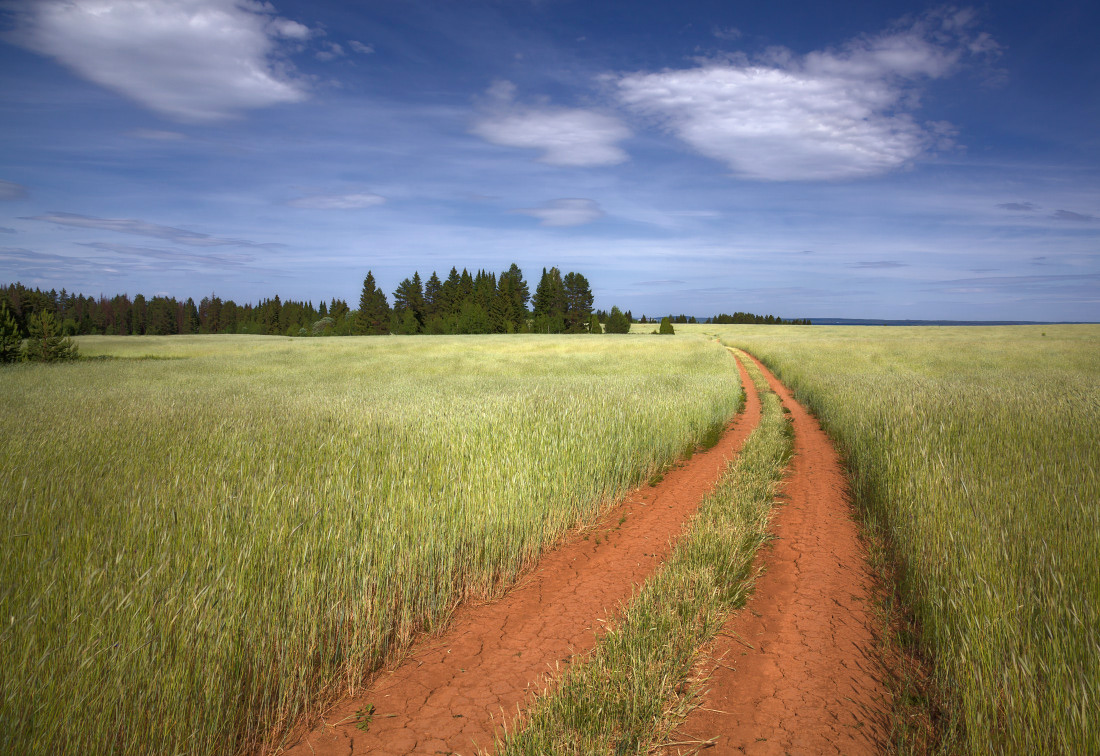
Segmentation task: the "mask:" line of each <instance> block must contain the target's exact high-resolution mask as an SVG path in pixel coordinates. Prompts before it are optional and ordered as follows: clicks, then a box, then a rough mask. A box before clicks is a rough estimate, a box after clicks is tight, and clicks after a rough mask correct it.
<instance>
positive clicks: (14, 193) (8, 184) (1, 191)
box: [0, 179, 27, 200]
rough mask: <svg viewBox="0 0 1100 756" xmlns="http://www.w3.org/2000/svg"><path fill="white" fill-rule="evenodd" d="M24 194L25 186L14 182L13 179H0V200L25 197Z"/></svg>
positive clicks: (25, 192) (25, 194)
mask: <svg viewBox="0 0 1100 756" xmlns="http://www.w3.org/2000/svg"><path fill="white" fill-rule="evenodd" d="M26 196H27V187H25V186H23V185H22V184H16V183H15V182H14V181H4V180H3V179H0V200H18V199H25V198H26Z"/></svg>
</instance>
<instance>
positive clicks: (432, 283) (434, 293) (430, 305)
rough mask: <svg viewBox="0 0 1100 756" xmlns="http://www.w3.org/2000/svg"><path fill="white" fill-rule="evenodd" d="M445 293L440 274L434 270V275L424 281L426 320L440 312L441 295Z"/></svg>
mask: <svg viewBox="0 0 1100 756" xmlns="http://www.w3.org/2000/svg"><path fill="white" fill-rule="evenodd" d="M442 293H443V282H442V281H440V280H439V276H438V275H436V272H435V271H434V270H433V271H432V275H431V276H430V277H429V278H428V280H427V281H426V282H425V283H424V321H425V323H427V321H428V320H431V318H432V317H433V316H435V315H438V314H439V308H440V305H441V304H442V302H441V301H440V295H441V294H442Z"/></svg>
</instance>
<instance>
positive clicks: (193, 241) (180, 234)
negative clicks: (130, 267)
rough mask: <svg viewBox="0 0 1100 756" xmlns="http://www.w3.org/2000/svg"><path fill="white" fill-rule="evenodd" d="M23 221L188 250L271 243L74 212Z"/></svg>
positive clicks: (29, 218)
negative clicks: (136, 238) (158, 241)
mask: <svg viewBox="0 0 1100 756" xmlns="http://www.w3.org/2000/svg"><path fill="white" fill-rule="evenodd" d="M24 220H35V221H42V222H44V223H57V224H59V225H62V226H75V227H77V228H93V229H98V230H101V231H114V232H116V233H120V234H133V235H135V236H147V237H150V238H153V239H165V240H167V241H171V242H175V243H176V244H185V245H187V246H190V247H272V246H277V245H273V244H260V243H257V242H253V241H249V240H247V239H223V238H220V237H217V236H211V235H210V234H202V233H199V232H197V231H186V230H184V229H182V228H173V227H172V226H161V225H158V224H156V223H149V222H148V221H143V220H134V219H131V218H96V217H93V216H90V215H78V214H76V213H47V214H45V215H34V216H30V217H28V218H24Z"/></svg>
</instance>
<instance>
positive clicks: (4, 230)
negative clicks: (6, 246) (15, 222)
mask: <svg viewBox="0 0 1100 756" xmlns="http://www.w3.org/2000/svg"><path fill="white" fill-rule="evenodd" d="M17 233H19V232H18V231H16V230H15V229H14V228H8V227H7V226H0V234H17Z"/></svg>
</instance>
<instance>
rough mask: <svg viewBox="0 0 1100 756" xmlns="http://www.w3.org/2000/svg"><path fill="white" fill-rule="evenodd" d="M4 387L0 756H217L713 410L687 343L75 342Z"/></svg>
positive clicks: (426, 616)
mask: <svg viewBox="0 0 1100 756" xmlns="http://www.w3.org/2000/svg"><path fill="white" fill-rule="evenodd" d="M79 341H80V349H81V353H82V354H83V355H85V356H87V357H96V356H103V355H114V356H117V357H128V358H143V357H158V358H159V357H175V358H179V359H167V360H165V359H109V360H87V361H81V362H77V363H72V364H64V365H45V366H40V365H15V366H11V367H6V368H3V369H2V370H0V399H2V401H0V501H2V502H3V509H2V510H0V512H2V517H3V523H2V527H0V533H3V536H0V538H2V539H3V558H2V562H0V617H2V618H3V622H2V624H0V669H2V670H3V671H2V672H0V752H3V753H21V754H23V753H25V754H53V753H60V752H64V753H97V754H100V753H118V754H145V753H166V754H169V753H188V754H207V753H233V752H242V751H246V750H251V749H254V748H256V747H257V746H258V744H260V743H267V744H269V745H270V744H273V743H277V742H278V738H279V737H280V735H281V734H282V733H284V732H285V731H286V729H287V727H288V726H289V725H291V724H292V723H293V722H295V721H296V720H298V719H299V718H300V717H302V716H304V715H307V714H309V713H316V712H317V711H318V708H319V707H320V706H322V705H323V704H324V703H325V702H327V701H331V700H333V699H334V698H335V697H337V696H339V695H340V694H341V693H343V692H345V691H347V690H349V689H351V688H353V687H354V686H356V685H357V684H359V683H360V682H361V681H362V680H363V678H364V675H365V674H367V673H368V672H369V671H371V670H373V669H376V668H377V667H378V666H379V665H380V663H382V661H383V660H384V659H385V658H387V657H388V656H390V655H392V654H393V653H395V651H396V650H399V649H400V648H401V647H403V646H404V645H406V644H407V643H408V641H409V639H410V638H411V637H412V636H413V634H414V633H415V632H417V631H419V630H424V629H432V628H434V627H438V626H439V624H440V623H442V622H443V621H445V619H446V617H447V616H448V613H449V611H450V609H451V608H452V607H453V606H454V605H455V603H456V602H458V601H460V600H462V599H464V598H467V597H470V596H485V595H491V594H493V593H495V592H498V591H499V590H500V588H501V587H502V586H504V585H506V584H507V583H508V582H509V581H511V580H513V579H514V578H515V576H516V575H517V574H518V573H519V572H520V571H521V570H522V569H524V568H525V567H526V566H529V565H531V564H532V563H533V562H534V561H535V560H536V559H537V558H538V556H539V554H540V553H541V552H542V551H543V550H544V549H545V548H546V547H547V546H548V545H549V544H551V543H553V542H554V541H555V540H556V539H557V538H559V537H560V536H561V535H562V534H563V533H564V532H565V531H566V530H568V529H569V528H572V527H574V526H576V525H578V524H579V523H582V522H589V521H591V520H592V519H593V518H594V517H596V516H597V515H598V514H599V512H601V511H603V510H604V509H605V508H606V506H607V505H609V504H610V503H611V502H612V501H613V500H614V499H615V498H616V497H617V496H619V495H620V494H621V493H622V492H624V490H625V489H627V488H628V487H630V486H632V485H636V484H639V483H642V482H644V481H645V480H647V479H648V477H649V476H650V475H651V474H653V473H655V472H656V471H658V470H660V469H662V468H663V467H664V466H665V465H667V464H669V463H670V462H672V461H673V460H674V459H675V458H676V457H677V456H678V455H679V454H680V453H681V452H682V451H683V450H684V449H685V447H686V446H689V445H690V444H692V443H696V442H702V441H706V440H707V439H708V434H709V433H710V432H711V429H712V428H713V427H714V426H715V425H716V424H719V423H722V422H724V421H725V420H726V419H727V418H728V417H729V416H730V414H732V412H733V411H734V410H735V408H736V403H737V397H738V391H737V388H736V387H737V373H736V371H735V370H734V367H733V364H732V361H731V360H730V359H729V357H728V355H727V354H726V353H725V351H724V350H722V349H720V348H718V347H717V346H715V345H713V344H708V343H706V342H704V341H703V340H702V339H698V338H696V339H683V338H678V339H676V340H669V339H662V340H658V339H652V340H648V339H638V338H636V337H629V336H622V337H616V336H604V337H598V338H597V337H587V338H586V337H560V338H559V337H546V336H534V337H438V338H437V337H415V338H375V339H370V338H347V339H295V340H291V339H285V338H276V337H272V338H265V337H165V338H155V337H126V338H111V337H97V338H95V337H89V338H82V339H80V340H79Z"/></svg>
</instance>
